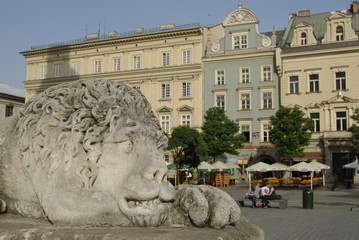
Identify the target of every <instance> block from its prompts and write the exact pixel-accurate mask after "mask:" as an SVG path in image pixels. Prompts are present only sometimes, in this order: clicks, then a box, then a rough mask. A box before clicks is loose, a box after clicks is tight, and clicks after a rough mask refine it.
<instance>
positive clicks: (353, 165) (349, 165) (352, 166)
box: [343, 159, 359, 169]
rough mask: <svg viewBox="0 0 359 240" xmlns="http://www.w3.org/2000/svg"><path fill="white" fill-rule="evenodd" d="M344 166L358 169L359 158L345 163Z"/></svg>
mask: <svg viewBox="0 0 359 240" xmlns="http://www.w3.org/2000/svg"><path fill="white" fill-rule="evenodd" d="M343 168H355V169H358V168H359V161H358V159H356V160H355V161H354V162H351V163H348V164H345V165H343Z"/></svg>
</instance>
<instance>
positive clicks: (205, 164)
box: [197, 161, 216, 172]
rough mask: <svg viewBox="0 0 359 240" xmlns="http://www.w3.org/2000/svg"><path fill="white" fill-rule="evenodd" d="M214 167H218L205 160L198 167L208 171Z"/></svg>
mask: <svg viewBox="0 0 359 240" xmlns="http://www.w3.org/2000/svg"><path fill="white" fill-rule="evenodd" d="M212 169H216V168H215V167H213V166H212V165H211V164H209V163H208V162H205V161H202V162H201V163H200V164H199V165H198V167H197V170H202V171H206V172H210V171H211V170H212Z"/></svg>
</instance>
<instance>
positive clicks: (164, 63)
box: [162, 52, 170, 67]
mask: <svg viewBox="0 0 359 240" xmlns="http://www.w3.org/2000/svg"><path fill="white" fill-rule="evenodd" d="M169 65H170V53H169V52H164V53H162V66H163V67H167V66H169Z"/></svg>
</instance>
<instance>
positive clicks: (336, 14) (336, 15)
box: [327, 12, 351, 20]
mask: <svg viewBox="0 0 359 240" xmlns="http://www.w3.org/2000/svg"><path fill="white" fill-rule="evenodd" d="M341 18H351V16H350V15H347V14H345V13H342V12H334V13H333V14H332V16H330V17H328V18H327V20H334V19H341Z"/></svg>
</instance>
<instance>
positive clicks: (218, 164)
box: [212, 161, 230, 171]
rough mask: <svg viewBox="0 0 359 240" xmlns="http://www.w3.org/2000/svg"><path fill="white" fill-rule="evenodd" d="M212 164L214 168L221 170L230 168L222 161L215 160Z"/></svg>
mask: <svg viewBox="0 0 359 240" xmlns="http://www.w3.org/2000/svg"><path fill="white" fill-rule="evenodd" d="M212 166H213V167H214V168H217V169H218V170H219V171H223V170H228V169H230V167H228V166H227V165H226V164H224V163H223V162H221V161H217V162H215V163H213V164H212Z"/></svg>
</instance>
